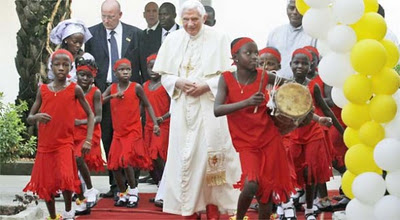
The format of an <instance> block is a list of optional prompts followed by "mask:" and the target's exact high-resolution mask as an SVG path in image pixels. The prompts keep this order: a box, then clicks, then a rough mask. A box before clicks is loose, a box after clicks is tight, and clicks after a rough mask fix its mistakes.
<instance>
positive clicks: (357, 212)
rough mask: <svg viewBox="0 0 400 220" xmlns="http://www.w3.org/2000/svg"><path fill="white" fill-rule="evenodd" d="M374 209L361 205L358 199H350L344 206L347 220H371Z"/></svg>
mask: <svg viewBox="0 0 400 220" xmlns="http://www.w3.org/2000/svg"><path fill="white" fill-rule="evenodd" d="M373 210H374V207H373V206H370V205H366V204H363V203H361V202H360V201H359V200H358V199H352V200H351V201H350V202H349V204H347V206H346V219H347V220H360V219H363V220H373V219H375V218H374V212H373Z"/></svg>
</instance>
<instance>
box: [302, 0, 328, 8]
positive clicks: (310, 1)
mask: <svg viewBox="0 0 400 220" xmlns="http://www.w3.org/2000/svg"><path fill="white" fill-rule="evenodd" d="M304 2H305V3H306V4H307V5H308V6H310V7H311V8H327V7H328V6H329V4H331V3H332V1H331V0H304Z"/></svg>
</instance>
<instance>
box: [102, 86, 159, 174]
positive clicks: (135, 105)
mask: <svg viewBox="0 0 400 220" xmlns="http://www.w3.org/2000/svg"><path fill="white" fill-rule="evenodd" d="M117 87H118V84H116V83H114V84H112V86H111V94H115V93H117V92H118V88H117ZM135 87H136V83H135V82H131V83H130V85H129V86H128V88H127V89H126V91H125V92H124V97H123V98H113V99H111V101H110V106H111V118H112V125H113V129H114V133H113V140H112V142H111V147H110V152H109V155H108V164H107V166H108V169H109V170H118V169H120V168H127V167H128V166H131V167H137V168H142V169H150V168H151V166H152V160H151V158H150V157H149V156H148V154H147V150H146V148H145V146H144V141H143V135H142V123H141V121H140V100H139V98H138V97H137V95H136V89H135Z"/></svg>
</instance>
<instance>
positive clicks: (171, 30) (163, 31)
mask: <svg viewBox="0 0 400 220" xmlns="http://www.w3.org/2000/svg"><path fill="white" fill-rule="evenodd" d="M177 28H178V25H177V24H174V25H173V26H172V27H171V29H169V31H167V30H165V29H164V28H163V29H162V36H164V34H165V33H167V32H169V33H172V32H173V31H176V30H177Z"/></svg>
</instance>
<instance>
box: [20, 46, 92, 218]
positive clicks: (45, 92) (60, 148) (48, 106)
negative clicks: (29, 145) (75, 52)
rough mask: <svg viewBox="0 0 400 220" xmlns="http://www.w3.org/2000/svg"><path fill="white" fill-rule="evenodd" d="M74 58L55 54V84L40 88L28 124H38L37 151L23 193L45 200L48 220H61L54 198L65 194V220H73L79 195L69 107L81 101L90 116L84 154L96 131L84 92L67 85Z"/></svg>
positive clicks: (53, 58)
mask: <svg viewBox="0 0 400 220" xmlns="http://www.w3.org/2000/svg"><path fill="white" fill-rule="evenodd" d="M72 59H73V57H72V54H71V53H70V52H68V51H67V50H64V49H60V50H57V51H56V52H55V53H53V55H52V57H51V60H52V65H51V68H52V70H53V72H54V75H55V78H54V81H53V82H51V83H50V84H47V85H45V84H43V85H41V86H40V88H39V90H38V93H37V95H36V100H35V103H34V104H33V106H32V108H31V111H30V112H29V116H28V118H27V122H28V123H29V124H31V125H34V124H38V126H39V128H38V130H39V134H38V148H37V154H36V159H35V164H34V166H33V170H32V174H31V180H30V182H29V183H28V184H27V185H26V187H25V188H24V191H32V192H34V193H36V194H38V195H39V197H40V198H43V199H45V201H46V205H47V209H48V211H49V213H50V217H49V219H60V218H61V216H60V215H56V211H55V203H54V195H56V194H57V191H58V190H61V191H62V192H63V196H64V202H65V211H64V213H63V215H62V218H63V219H73V218H74V216H75V213H74V210H72V209H71V195H72V192H76V193H79V192H80V188H79V186H80V181H79V178H78V171H77V168H76V163H75V158H74V152H73V151H74V121H75V112H74V111H66V106H75V105H76V100H78V101H79V103H80V104H81V106H82V108H83V109H84V111H85V113H86V116H87V134H86V139H85V141H84V143H83V146H82V152H83V153H87V152H89V151H90V148H91V144H92V135H93V127H94V115H93V113H92V111H91V109H90V106H89V104H88V102H87V101H86V99H85V96H84V94H83V91H82V88H81V87H80V86H78V85H76V84H75V83H72V82H71V83H70V82H67V80H66V79H67V75H68V73H69V71H70V68H71V62H72Z"/></svg>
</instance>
